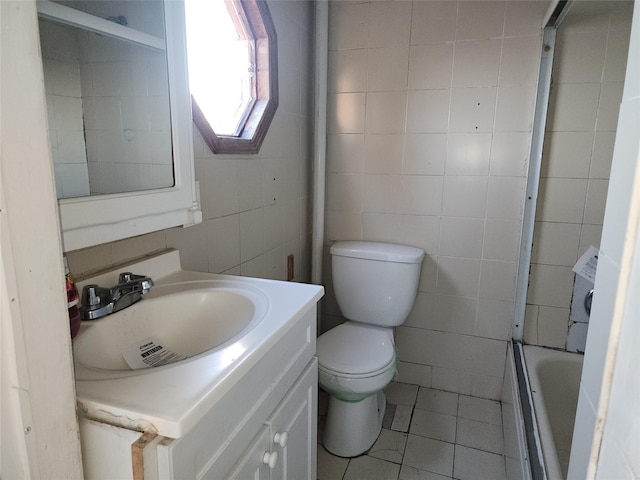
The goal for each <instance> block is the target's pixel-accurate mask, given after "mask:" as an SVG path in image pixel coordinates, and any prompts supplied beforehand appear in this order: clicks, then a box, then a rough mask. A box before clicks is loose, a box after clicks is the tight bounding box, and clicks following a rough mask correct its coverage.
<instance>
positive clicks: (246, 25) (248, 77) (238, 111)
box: [186, 0, 278, 154]
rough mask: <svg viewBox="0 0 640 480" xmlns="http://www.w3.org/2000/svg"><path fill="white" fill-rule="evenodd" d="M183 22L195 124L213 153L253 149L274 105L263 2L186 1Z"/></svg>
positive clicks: (272, 47) (269, 30)
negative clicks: (185, 29) (184, 22)
mask: <svg viewBox="0 0 640 480" xmlns="http://www.w3.org/2000/svg"><path fill="white" fill-rule="evenodd" d="M186 23H187V54H188V58H189V85H190V89H191V97H192V104H193V119H194V122H195V124H196V126H197V127H198V129H199V130H200V133H201V134H202V136H203V138H204V139H205V141H206V142H207V144H208V145H209V147H210V148H211V149H212V150H213V151H214V152H215V153H240V154H244V153H258V151H259V150H260V146H261V144H262V141H263V140H264V137H265V135H266V133H267V129H268V128H269V124H270V123H271V120H272V119H273V116H274V114H275V111H276V108H277V106H278V74H277V46H276V34H275V29H274V27H273V21H272V20H271V14H270V13H269V9H268V7H267V4H266V2H264V1H259V0H187V1H186Z"/></svg>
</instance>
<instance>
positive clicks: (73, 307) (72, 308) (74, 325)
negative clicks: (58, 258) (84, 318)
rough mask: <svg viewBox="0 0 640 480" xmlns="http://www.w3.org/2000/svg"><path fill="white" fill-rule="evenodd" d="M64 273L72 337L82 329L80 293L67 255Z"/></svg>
mask: <svg viewBox="0 0 640 480" xmlns="http://www.w3.org/2000/svg"><path fill="white" fill-rule="evenodd" d="M64 274H65V283H66V284H67V309H68V310H69V325H70V328H71V338H73V337H75V336H76V335H77V334H78V331H79V330H80V312H79V311H78V302H79V301H80V295H79V294H78V289H77V288H76V284H75V283H74V281H73V277H72V276H71V272H70V271H69V265H68V264H67V257H64Z"/></svg>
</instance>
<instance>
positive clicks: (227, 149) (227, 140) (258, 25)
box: [191, 0, 279, 154]
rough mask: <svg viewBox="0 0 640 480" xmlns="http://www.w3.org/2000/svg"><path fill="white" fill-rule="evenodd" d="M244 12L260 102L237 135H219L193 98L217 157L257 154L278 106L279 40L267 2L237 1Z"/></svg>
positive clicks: (200, 125) (198, 119)
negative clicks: (253, 57)
mask: <svg viewBox="0 0 640 480" xmlns="http://www.w3.org/2000/svg"><path fill="white" fill-rule="evenodd" d="M233 4H234V5H238V4H239V5H240V6H241V7H242V10H243V12H244V15H243V17H242V18H243V19H246V21H247V22H248V23H249V25H248V27H249V28H250V29H251V34H253V35H254V39H255V63H256V70H255V72H254V74H255V75H256V82H255V88H256V95H257V100H256V101H255V102H254V105H253V107H252V109H251V112H250V113H249V115H248V116H247V118H246V121H245V125H244V127H243V129H242V131H241V133H240V135H238V136H235V137H234V136H224V135H217V134H216V133H215V132H214V131H213V128H211V125H210V124H209V122H208V121H207V119H206V116H205V115H204V113H203V112H202V110H201V109H200V107H199V106H198V102H197V101H196V99H195V98H193V96H192V97H191V100H192V109H193V121H194V123H195V124H196V126H197V127H198V130H199V131H200V133H201V134H202V137H203V139H204V141H205V143H206V144H207V145H208V146H209V148H210V149H211V150H212V151H213V152H214V153H218V154H256V153H258V152H259V151H260V147H261V146H262V142H263V141H264V139H265V137H266V135H267V131H268V130H269V126H270V125H271V121H272V120H273V117H274V116H275V113H276V110H277V108H278V103H279V95H278V41H277V36H276V30H275V27H274V25H273V19H272V18H271V13H270V12H269V7H268V6H267V3H266V2H265V1H264V0H235V1H234V2H233Z"/></svg>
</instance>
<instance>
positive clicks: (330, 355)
mask: <svg viewBox="0 0 640 480" xmlns="http://www.w3.org/2000/svg"><path fill="white" fill-rule="evenodd" d="M330 253H331V267H332V274H333V287H334V290H335V295H336V299H337V301H338V305H339V306H340V310H341V311H342V314H343V315H344V316H345V317H346V318H347V319H348V320H349V321H347V322H345V323H343V324H342V325H339V326H337V327H335V328H333V329H331V330H329V331H328V332H326V333H325V334H323V335H321V336H320V338H318V350H317V352H318V353H317V355H318V365H319V367H318V368H319V383H320V387H321V388H322V389H323V390H325V391H326V392H327V393H329V395H330V397H329V411H328V413H327V420H326V424H325V428H324V439H323V440H324V447H325V448H326V449H327V450H328V451H330V452H331V453H333V454H335V455H338V456H341V457H354V456H356V455H360V454H362V453H364V452H365V451H367V450H368V449H369V448H370V447H371V446H372V445H373V443H374V442H375V441H376V438H377V437H378V435H379V434H380V430H381V428H382V417H383V416H384V410H385V405H386V400H385V396H384V392H383V391H382V390H383V388H384V387H386V386H387V385H388V384H389V382H391V380H392V379H393V377H394V375H395V372H396V355H395V350H394V341H393V327H395V326H398V325H401V324H402V323H403V322H404V321H405V319H406V318H407V315H409V312H410V311H411V309H412V308H413V302H414V300H415V298H416V293H417V291H418V281H419V279H420V267H421V265H422V259H423V258H424V251H422V250H421V249H419V248H414V247H408V246H404V245H394V244H389V243H375V242H337V243H335V244H333V246H332V247H331V250H330Z"/></svg>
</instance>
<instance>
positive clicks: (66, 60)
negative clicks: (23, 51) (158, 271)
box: [39, 1, 174, 198]
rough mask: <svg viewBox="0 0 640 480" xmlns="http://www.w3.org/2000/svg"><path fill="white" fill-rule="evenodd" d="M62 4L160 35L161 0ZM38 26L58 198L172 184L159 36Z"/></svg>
mask: <svg viewBox="0 0 640 480" xmlns="http://www.w3.org/2000/svg"><path fill="white" fill-rule="evenodd" d="M68 4H69V5H72V6H73V8H74V9H82V8H84V9H90V10H91V11H92V13H95V14H97V15H100V16H99V17H96V18H97V19H98V20H102V19H106V20H108V21H109V22H111V23H113V24H114V26H115V27H122V28H127V29H130V27H127V25H128V24H129V23H133V24H134V25H136V26H137V27H140V28H142V27H144V30H146V31H152V32H154V30H155V32H154V33H160V34H161V35H162V36H163V37H164V28H163V13H162V3H161V2H80V1H78V2H69V3H68ZM140 4H142V5H143V6H144V7H145V8H144V9H141V8H140V7H139V6H140ZM134 7H137V8H134ZM67 10H68V9H67ZM63 11H64V10H63ZM131 15H133V17H131ZM39 27H40V43H41V50H42V59H43V70H44V79H45V93H46V100H47V111H48V116H49V119H48V120H49V131H50V142H51V153H52V157H53V165H54V173H55V179H56V191H57V195H58V198H70V197H78V196H85V195H104V194H114V193H123V192H133V191H139V190H149V189H156V188H167V187H172V186H173V185H174V171H173V153H172V145H171V117H170V108H169V79H168V72H167V56H166V52H165V50H164V39H163V38H158V37H155V36H151V35H146V36H148V37H151V38H150V39H149V40H148V41H147V43H149V45H146V44H140V43H134V42H133V41H131V40H129V39H126V38H118V37H116V36H111V35H105V34H104V33H96V32H94V31H90V30H89V29H88V28H90V26H87V27H86V28H83V27H77V26H74V25H69V24H65V23H62V22H61V21H59V20H53V19H50V18H43V17H42V16H41V17H40V19H39ZM158 27H159V28H158ZM116 33H117V31H116ZM136 33H139V32H138V31H136ZM142 38H144V37H142ZM158 47H161V48H158Z"/></svg>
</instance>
